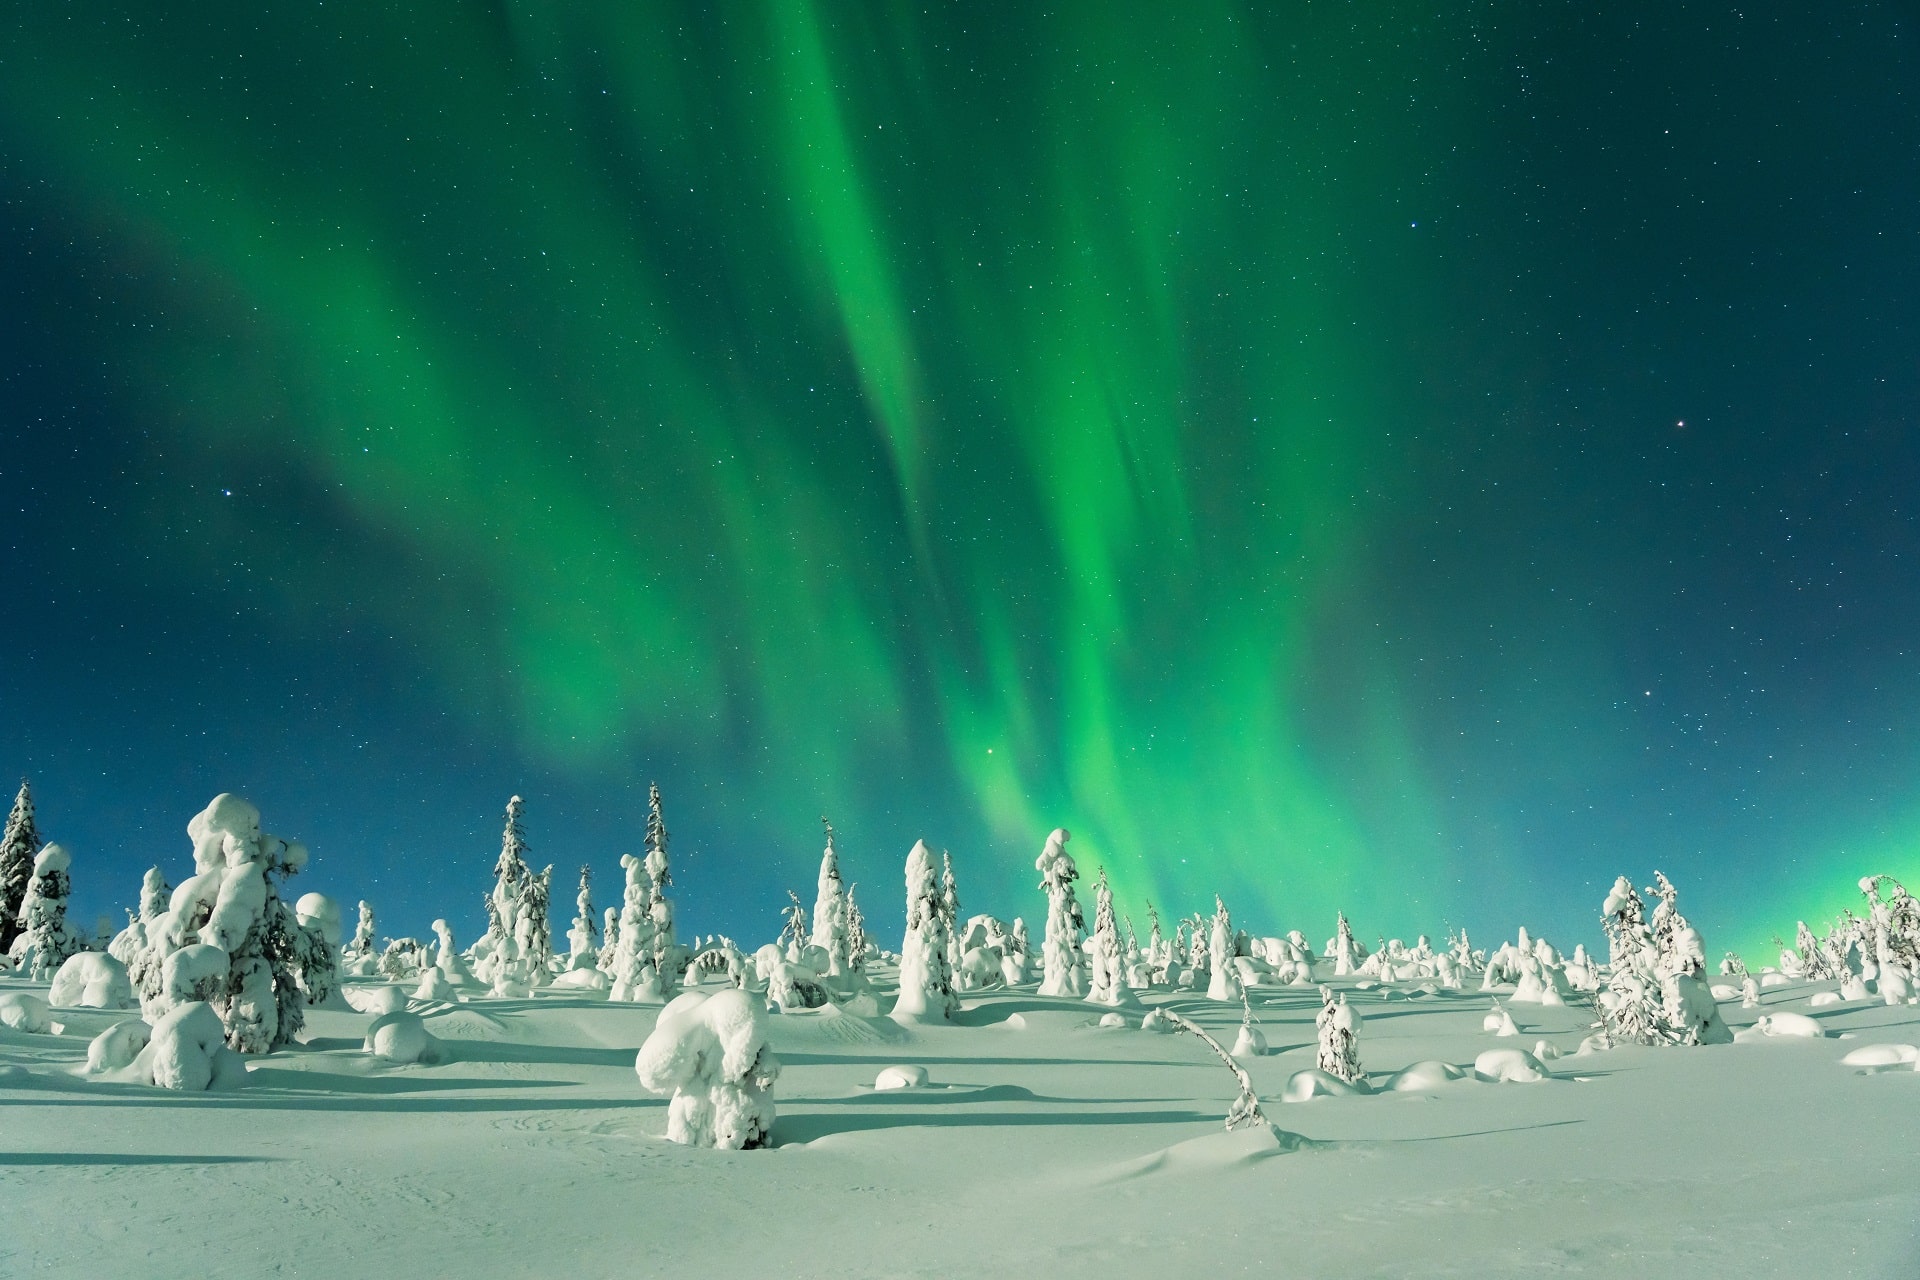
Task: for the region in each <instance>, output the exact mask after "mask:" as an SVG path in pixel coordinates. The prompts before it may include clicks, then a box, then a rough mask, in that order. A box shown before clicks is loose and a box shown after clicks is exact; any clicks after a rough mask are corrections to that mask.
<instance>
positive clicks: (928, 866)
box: [893, 840, 960, 1022]
mask: <svg viewBox="0 0 1920 1280" xmlns="http://www.w3.org/2000/svg"><path fill="white" fill-rule="evenodd" d="M951 928H952V922H951V921H949V920H948V919H947V908H946V897H945V895H944V894H943V893H942V891H941V887H940V882H939V879H938V877H937V876H936V874H935V872H934V867H933V851H932V850H930V849H928V848H927V843H926V841H924V840H916V841H914V845H913V849H912V850H911V851H910V852H909V853H908V854H907V932H906V937H905V938H904V939H902V941H901V943H900V998H899V1000H898V1002H897V1003H895V1005H894V1006H893V1018H894V1020H895V1021H897V1022H913V1021H921V1020H934V1021H939V1022H945V1021H947V1020H948V1019H950V1018H952V1017H953V1015H954V1014H955V1013H957V1012H958V1011H959V1009H960V998H959V997H958V996H957V995H955V994H954V990H953V970H952V968H951V967H950V966H949V965H948V962H947V940H948V937H949V936H950V932H951Z"/></svg>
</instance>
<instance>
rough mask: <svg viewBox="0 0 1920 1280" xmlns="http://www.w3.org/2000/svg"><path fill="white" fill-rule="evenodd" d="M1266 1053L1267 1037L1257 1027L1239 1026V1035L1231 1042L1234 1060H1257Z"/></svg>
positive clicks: (1243, 1024)
mask: <svg viewBox="0 0 1920 1280" xmlns="http://www.w3.org/2000/svg"><path fill="white" fill-rule="evenodd" d="M1266 1051H1267V1037H1266V1035H1265V1034H1264V1033H1263V1032H1262V1031H1261V1030H1260V1028H1258V1027H1252V1026H1248V1025H1247V1024H1245V1023H1242V1024H1240V1034H1239V1035H1237V1036H1235V1037H1234V1040H1233V1056H1234V1057H1236V1058H1258V1057H1260V1056H1261V1055H1263V1054H1264V1053H1266Z"/></svg>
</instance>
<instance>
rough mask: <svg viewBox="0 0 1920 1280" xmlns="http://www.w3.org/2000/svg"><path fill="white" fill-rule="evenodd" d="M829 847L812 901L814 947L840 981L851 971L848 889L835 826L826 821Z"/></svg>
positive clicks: (828, 968)
mask: <svg viewBox="0 0 1920 1280" xmlns="http://www.w3.org/2000/svg"><path fill="white" fill-rule="evenodd" d="M820 825H821V826H823V827H825V828H826V833H827V846H826V848H825V849H824V850H822V851H821V854H820V878H819V883H818V886H817V887H816V890H815V893H814V899H813V932H812V934H811V938H812V942H813V945H814V946H816V947H819V948H820V949H821V950H822V951H824V952H826V953H827V974H828V976H830V977H836V978H837V977H840V976H841V975H842V974H844V973H846V972H847V968H848V964H847V962H848V959H849V954H848V945H847V886H846V883H845V882H844V881H843V880H841V878H840V854H839V852H838V851H837V850H835V849H834V847H833V824H832V823H831V822H828V821H827V820H826V819H825V818H821V819H820Z"/></svg>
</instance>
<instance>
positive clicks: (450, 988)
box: [382, 969, 606, 1016]
mask: <svg viewBox="0 0 1920 1280" xmlns="http://www.w3.org/2000/svg"><path fill="white" fill-rule="evenodd" d="M588 972H593V971H592V970H588ZM601 976H602V977H603V978H604V977H605V976H606V975H604V974H602V975H601ZM394 989H395V990H397V989H398V988H394ZM413 998H414V999H415V1000H439V1001H444V1002H447V1003H451V1002H453V1001H456V1000H458V999H459V998H460V993H459V992H458V991H456V990H455V989H454V985H453V983H451V982H449V981H448V980H447V975H446V973H445V972H444V971H442V970H440V969H423V970H421V972H420V985H419V986H418V987H415V988H414V991H413ZM382 1016H390V1015H382Z"/></svg>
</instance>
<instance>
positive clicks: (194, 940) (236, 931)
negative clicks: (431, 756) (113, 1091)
mask: <svg viewBox="0 0 1920 1280" xmlns="http://www.w3.org/2000/svg"><path fill="white" fill-rule="evenodd" d="M187 836H188V838H189V839H191V840H192V841H193V862H194V874H193V875H192V876H191V877H189V878H188V879H187V880H185V881H183V882H182V883H181V885H180V887H179V888H178V889H175V890H174V891H173V897H172V900H171V901H170V902H169V903H168V906H167V911H166V913H165V914H164V915H163V916H161V917H160V918H158V919H156V920H155V921H154V922H153V924H152V926H151V927H150V928H149V929H148V945H147V954H146V956H145V957H144V959H143V961H142V963H141V966H140V967H141V969H142V972H143V974H145V975H146V978H147V981H146V982H145V983H144V984H143V986H142V988H141V1004H142V1007H143V1009H145V1010H147V1011H148V1012H149V1013H151V1014H153V1016H156V1017H157V1016H159V1015H160V1014H162V1013H165V1012H167V1011H168V1010H169V1009H170V1008H172V1007H173V1006H174V1005H175V1004H177V1003H178V1000H179V996H180V995H181V992H180V991H176V990H170V989H169V987H170V984H171V985H176V986H177V985H181V984H190V985H191V987H192V990H193V992H194V993H199V992H205V993H206V998H207V999H208V1000H209V1003H211V1004H212V1005H213V1007H214V1011H215V1012H216V1013H218V1014H219V1015H220V1021H221V1024H222V1025H223V1026H224V1027H225V1028H226V1036H227V1044H228V1045H229V1046H231V1047H232V1048H234V1049H237V1050H238V1051H240V1052H241V1053H265V1052H267V1051H268V1050H269V1049H272V1048H276V1047H278V1046H280V1045H283V1044H289V1043H291V1042H292V1041H293V1039H294V1037H295V1036H296V1035H298V1034H299V1031H300V1029H301V1027H303V1026H304V1025H305V1023H306V996H305V993H304V992H302V991H301V989H300V984H299V978H298V969H299V960H300V956H299V949H300V939H299V930H300V925H299V923H298V922H297V921H296V920H295V919H294V915H293V912H292V910H291V909H289V908H288V906H287V904H286V903H284V902H282V901H281V899H280V892H279V886H280V882H281V881H283V880H285V879H286V877H288V876H290V875H293V874H294V873H295V872H297V871H299V870H300V868H302V867H303V866H305V865H306V862H307V850H306V846H304V845H302V844H300V843H299V842H298V841H289V840H282V839H280V838H279V837H278V836H273V835H269V834H267V833H265V832H263V831H261V830H260V811H259V810H258V809H256V808H254V807H253V806H252V805H250V804H248V803H247V802H246V801H245V800H242V799H241V798H240V797H239V796H236V795H231V794H223V795H219V796H215V797H214V799H213V801H212V802H211V803H210V804H208V805H207V807H206V808H205V809H203V810H201V811H200V812H199V813H197V814H195V815H194V817H193V820H192V821H191V822H189V823H188V824H187ZM195 948H198V950H194V949H195ZM188 952H192V954H191V958H190V963H188V964H186V965H185V966H184V967H182V966H176V965H173V964H172V962H173V961H174V960H176V959H177V958H179V957H181V956H182V955H185V954H187V953H188ZM130 967H131V966H130ZM170 968H172V969H180V970H181V971H180V973H179V983H173V980H172V978H171V977H170V975H169V970H170Z"/></svg>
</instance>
